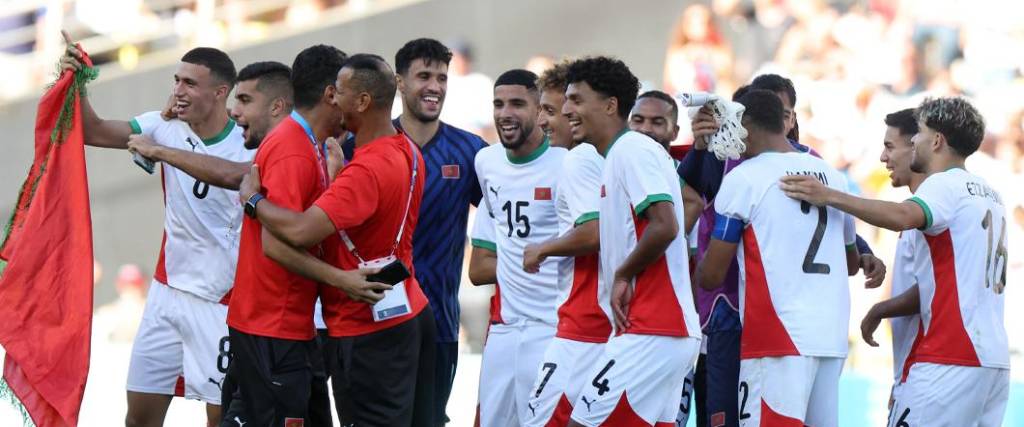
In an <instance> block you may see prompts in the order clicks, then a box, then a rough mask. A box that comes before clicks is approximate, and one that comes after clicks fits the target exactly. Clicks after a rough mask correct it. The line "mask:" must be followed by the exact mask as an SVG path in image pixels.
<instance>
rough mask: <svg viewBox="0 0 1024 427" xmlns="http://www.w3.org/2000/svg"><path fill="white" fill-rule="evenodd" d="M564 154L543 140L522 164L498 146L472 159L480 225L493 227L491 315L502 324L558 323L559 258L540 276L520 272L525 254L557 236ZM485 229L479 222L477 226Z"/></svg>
mask: <svg viewBox="0 0 1024 427" xmlns="http://www.w3.org/2000/svg"><path fill="white" fill-rule="evenodd" d="M566 153H567V151H566V150H565V149H564V148H559V147H551V146H549V144H548V141H547V139H545V140H544V143H543V144H542V145H541V146H540V147H538V148H537V149H536V150H534V152H533V153H531V154H530V155H527V156H525V157H523V158H511V157H509V156H508V154H507V153H506V150H505V147H503V146H502V145H501V144H494V145H491V146H489V147H486V148H484V149H482V150H480V151H479V152H478V153H477V155H476V159H475V161H474V166H475V168H476V174H477V179H479V180H480V189H481V192H482V193H483V202H482V203H481V204H480V206H479V207H478V209H480V210H484V211H486V213H487V215H486V216H485V217H486V218H484V219H486V220H489V223H490V224H491V226H492V227H494V230H493V233H494V234H493V235H494V237H495V242H493V243H494V244H495V246H496V252H497V254H498V271H497V274H498V284H499V286H500V288H499V289H498V292H497V294H498V295H499V297H498V298H499V302H498V308H497V309H498V313H495V314H498V315H499V316H500V320H501V322H502V323H505V324H514V323H517V322H520V321H525V320H532V321H541V322H545V323H548V324H550V325H555V324H556V323H557V315H556V305H555V304H556V301H557V299H558V264H559V263H560V262H561V261H562V258H560V257H551V258H548V259H547V260H545V261H544V262H543V263H541V267H540V271H539V272H538V273H536V274H531V273H527V272H526V271H524V270H523V249H524V248H525V247H526V245H528V244H530V243H540V242H543V241H545V240H548V239H551V238H553V237H556V236H558V215H557V213H556V211H555V199H556V198H557V196H558V178H559V176H560V175H561V174H560V169H561V167H562V161H563V159H564V158H565V155H566ZM482 216H483V215H478V218H481V217H482ZM483 222H484V224H486V222H487V221H483ZM484 224H481V223H480V222H478V223H477V224H476V225H475V226H476V227H481V226H483V225H484ZM473 237H474V238H478V236H476V235H474V236H473Z"/></svg>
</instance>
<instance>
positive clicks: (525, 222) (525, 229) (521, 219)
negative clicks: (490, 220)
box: [501, 200, 530, 237]
mask: <svg viewBox="0 0 1024 427" xmlns="http://www.w3.org/2000/svg"><path fill="white" fill-rule="evenodd" d="M528 206H530V202H516V204H515V222H513V221H512V210H513V208H512V201H511V200H509V201H507V202H505V205H504V206H502V207H501V210H503V211H505V217H506V218H507V219H508V237H512V231H515V233H516V235H517V236H519V237H526V236H529V235H530V217H528V216H526V214H524V213H523V212H522V208H525V207H528ZM520 224H522V226H520Z"/></svg>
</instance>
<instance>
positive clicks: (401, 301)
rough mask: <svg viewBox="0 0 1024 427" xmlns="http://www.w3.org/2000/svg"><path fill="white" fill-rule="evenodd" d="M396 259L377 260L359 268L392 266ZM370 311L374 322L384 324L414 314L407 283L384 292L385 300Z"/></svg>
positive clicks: (392, 257)
mask: <svg viewBox="0 0 1024 427" xmlns="http://www.w3.org/2000/svg"><path fill="white" fill-rule="evenodd" d="M395 259H396V258H395V257H394V256H393V255H392V256H387V257H384V258H377V259H374V260H370V261H366V262H361V263H359V268H380V267H383V266H385V265H388V264H391V263H392V262H394V261H395ZM370 309H371V311H372V312H373V321H374V322H383V321H385V320H389V319H393V318H395V317H398V316H402V315H406V314H409V313H410V312H412V307H410V306H409V294H408V293H407V292H406V291H405V281H401V282H398V283H396V284H394V285H393V286H392V288H391V290H390V291H384V298H383V299H381V300H380V301H377V303H376V304H374V305H373V307H371V308H370Z"/></svg>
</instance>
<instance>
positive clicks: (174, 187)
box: [131, 111, 256, 302]
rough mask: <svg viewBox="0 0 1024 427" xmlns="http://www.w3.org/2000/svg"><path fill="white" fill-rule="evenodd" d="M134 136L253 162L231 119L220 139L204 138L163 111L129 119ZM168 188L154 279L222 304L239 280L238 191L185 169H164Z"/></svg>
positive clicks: (252, 152) (162, 169)
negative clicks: (163, 113)
mask: <svg viewBox="0 0 1024 427" xmlns="http://www.w3.org/2000/svg"><path fill="white" fill-rule="evenodd" d="M131 126H132V132H133V133H141V134H143V135H146V136H149V137H151V138H153V140H155V141H156V142H157V143H158V144H161V145H165V146H168V147H172V148H178V149H182V150H189V151H193V152H196V153H200V154H206V155H210V156H215V157H220V158H223V159H227V160H231V161H235V162H248V161H252V159H253V156H254V155H255V154H256V151H255V150H248V149H246V148H245V146H244V144H245V138H243V137H242V129H241V128H240V127H238V126H236V125H235V122H234V121H233V120H231V121H229V122H228V124H227V126H226V127H225V128H224V130H223V131H222V132H221V133H220V134H218V135H217V136H215V137H213V138H210V139H207V140H203V139H202V138H199V136H197V135H196V134H195V132H193V131H192V129H191V128H190V127H189V125H188V124H187V123H185V122H182V121H181V120H177V119H174V120H168V121H165V120H164V119H163V118H161V117H160V112H159V111H153V112H149V113H145V114H142V115H140V116H138V117H135V118H134V119H132V120H131ZM161 172H162V173H161V176H162V178H163V188H164V205H165V213H164V240H163V243H162V245H161V247H160V259H159V261H158V262H157V267H156V274H155V275H154V276H155V278H156V279H157V280H158V281H160V282H161V283H164V284H166V285H168V286H171V287H173V288H176V289H179V290H182V291H185V292H189V293H192V294H194V295H196V296H199V297H200V298H203V299H206V300H209V301H216V302H219V301H221V300H222V299H223V298H224V296H225V295H226V294H227V293H228V291H229V290H231V286H232V284H233V283H234V281H235V267H236V264H237V261H238V239H239V232H240V231H241V227H242V208H241V206H239V204H238V192H237V191H234V190H227V189H224V188H219V187H214V186H212V185H209V184H207V183H204V182H201V181H198V180H196V179H195V178H193V177H191V176H189V175H188V174H186V173H185V172H182V171H181V170H179V169H177V168H175V167H173V166H170V165H167V164H162V165H161Z"/></svg>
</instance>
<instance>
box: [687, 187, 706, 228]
mask: <svg viewBox="0 0 1024 427" xmlns="http://www.w3.org/2000/svg"><path fill="white" fill-rule="evenodd" d="M703 210H704V199H702V198H701V197H700V194H698V193H697V190H694V189H693V187H690V186H685V187H683V228H685V229H686V235H690V232H692V231H693V226H694V225H696V224H697V219H698V218H700V213H701V211H703Z"/></svg>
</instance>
